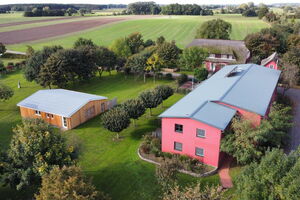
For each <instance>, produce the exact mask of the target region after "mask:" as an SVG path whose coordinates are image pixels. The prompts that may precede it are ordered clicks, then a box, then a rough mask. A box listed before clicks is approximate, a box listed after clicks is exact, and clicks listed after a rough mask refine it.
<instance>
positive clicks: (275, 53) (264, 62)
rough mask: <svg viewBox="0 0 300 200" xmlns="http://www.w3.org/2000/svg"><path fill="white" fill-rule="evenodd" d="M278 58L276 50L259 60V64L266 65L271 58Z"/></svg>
mask: <svg viewBox="0 0 300 200" xmlns="http://www.w3.org/2000/svg"><path fill="white" fill-rule="evenodd" d="M277 58H278V54H277V52H274V53H272V55H270V56H269V57H267V58H265V59H263V60H262V61H261V63H260V64H261V65H266V64H268V63H269V62H271V61H272V60H275V59H277Z"/></svg>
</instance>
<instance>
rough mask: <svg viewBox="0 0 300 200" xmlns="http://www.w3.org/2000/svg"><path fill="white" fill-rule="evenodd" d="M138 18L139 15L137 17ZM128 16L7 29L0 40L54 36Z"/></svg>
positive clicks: (21, 39) (18, 40)
mask: <svg viewBox="0 0 300 200" xmlns="http://www.w3.org/2000/svg"><path fill="white" fill-rule="evenodd" d="M138 18H139V17H138ZM127 19H130V17H128V18H97V19H91V20H85V21H73V22H67V23H59V24H53V25H48V26H41V27H34V28H28V29H22V30H15V31H7V32H1V33H0V41H1V42H2V43H4V44H17V43H23V42H28V41H33V40H40V39H44V38H50V37H55V36H59V35H64V34H68V33H73V32H78V31H82V30H85V29H90V28H94V27H98V26H102V25H104V24H109V23H113V22H118V21H123V20H127Z"/></svg>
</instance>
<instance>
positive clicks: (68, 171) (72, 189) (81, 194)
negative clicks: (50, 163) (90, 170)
mask: <svg viewBox="0 0 300 200" xmlns="http://www.w3.org/2000/svg"><path fill="white" fill-rule="evenodd" d="M35 198H36V200H62V199H68V200H109V199H110V198H109V197H108V196H106V195H104V194H103V193H101V192H98V191H97V190H96V188H95V187H94V186H93V185H92V183H91V181H90V180H89V179H88V178H87V177H86V176H85V175H84V174H83V173H82V171H81V169H80V168H79V167H76V166H69V167H66V166H63V167H62V168H59V167H54V168H53V169H52V170H51V171H50V172H49V173H47V174H45V175H44V176H43V177H42V186H41V187H40V189H39V192H38V194H36V195H35Z"/></svg>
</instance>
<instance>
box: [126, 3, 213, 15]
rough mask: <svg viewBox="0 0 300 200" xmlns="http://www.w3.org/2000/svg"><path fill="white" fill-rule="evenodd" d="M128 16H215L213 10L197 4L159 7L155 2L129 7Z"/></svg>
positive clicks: (130, 5)
mask: <svg viewBox="0 0 300 200" xmlns="http://www.w3.org/2000/svg"><path fill="white" fill-rule="evenodd" d="M126 13H127V14H134V15H150V14H151V15H157V14H163V15H213V11H212V10H211V9H207V8H202V7H201V6H199V5H197V4H178V3H176V4H169V5H164V6H161V5H158V4H156V3H155V2H136V3H131V4H129V5H128V8H127V11H126Z"/></svg>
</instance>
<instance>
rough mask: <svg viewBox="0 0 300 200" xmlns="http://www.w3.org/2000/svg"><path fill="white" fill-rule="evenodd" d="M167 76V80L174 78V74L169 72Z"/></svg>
mask: <svg viewBox="0 0 300 200" xmlns="http://www.w3.org/2000/svg"><path fill="white" fill-rule="evenodd" d="M165 77H166V79H167V80H173V75H172V74H171V73H167V74H166V76H165Z"/></svg>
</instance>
